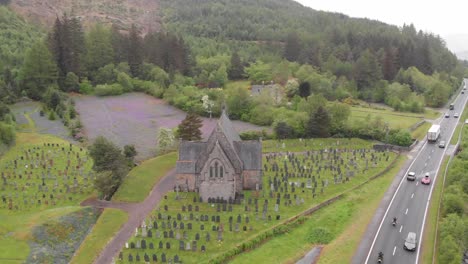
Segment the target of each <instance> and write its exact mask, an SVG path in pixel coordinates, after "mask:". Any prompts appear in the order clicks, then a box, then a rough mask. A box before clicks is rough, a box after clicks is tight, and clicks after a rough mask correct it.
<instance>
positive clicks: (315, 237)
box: [307, 227, 333, 244]
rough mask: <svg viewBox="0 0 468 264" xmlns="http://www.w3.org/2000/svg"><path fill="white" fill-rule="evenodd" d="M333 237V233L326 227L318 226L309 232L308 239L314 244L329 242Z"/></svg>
mask: <svg viewBox="0 0 468 264" xmlns="http://www.w3.org/2000/svg"><path fill="white" fill-rule="evenodd" d="M332 239H333V234H332V233H331V232H330V231H329V230H328V229H326V228H323V227H316V228H313V229H311V230H310V231H309V233H308V234H307V241H308V242H309V243H314V244H328V243H329V242H330V241H331V240H332Z"/></svg>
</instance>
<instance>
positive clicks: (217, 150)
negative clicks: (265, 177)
mask: <svg viewBox="0 0 468 264" xmlns="http://www.w3.org/2000/svg"><path fill="white" fill-rule="evenodd" d="M176 177H177V178H176V185H178V186H179V188H180V189H181V190H183V191H195V192H198V193H199V194H200V197H201V198H202V199H203V201H204V202H206V201H208V198H218V197H219V198H223V199H225V200H229V198H232V199H235V198H236V195H239V194H241V193H242V191H243V190H252V189H253V190H255V188H256V186H257V185H258V186H261V184H262V143H261V142H260V141H256V140H251V141H242V140H241V138H240V137H239V134H238V133H237V132H236V131H235V130H234V127H233V125H232V123H231V120H229V118H228V116H227V115H226V112H225V111H224V110H223V112H222V114H221V117H220V118H219V120H218V122H217V125H216V127H215V128H214V129H213V132H211V135H210V137H209V138H208V140H207V141H206V142H201V141H182V142H181V144H180V147H179V159H178V161H177V166H176Z"/></svg>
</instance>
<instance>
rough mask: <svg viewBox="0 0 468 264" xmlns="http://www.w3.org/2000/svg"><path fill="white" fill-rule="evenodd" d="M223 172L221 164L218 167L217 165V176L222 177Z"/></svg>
mask: <svg viewBox="0 0 468 264" xmlns="http://www.w3.org/2000/svg"><path fill="white" fill-rule="evenodd" d="M223 173H224V171H223V166H220V167H219V177H220V178H223Z"/></svg>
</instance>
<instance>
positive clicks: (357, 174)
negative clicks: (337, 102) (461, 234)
mask: <svg viewBox="0 0 468 264" xmlns="http://www.w3.org/2000/svg"><path fill="white" fill-rule="evenodd" d="M297 141H298V140H297ZM317 141H319V140H317ZM298 142H299V141H298ZM290 145H294V144H293V143H292V142H290ZM361 146H362V145H361ZM288 150H289V148H286V149H285V152H286V151H288ZM395 158H396V155H395V154H394V153H392V152H375V151H373V150H370V149H369V148H363V147H361V148H358V147H357V146H356V147H355V148H348V146H346V145H345V146H339V147H337V146H333V148H326V147H325V145H323V147H322V148H321V149H320V150H315V149H314V150H309V151H305V152H302V153H289V154H286V153H283V154H268V155H266V156H265V157H264V161H263V163H264V165H265V168H264V177H263V186H264V187H263V189H262V190H259V191H245V192H244V195H245V196H244V198H243V199H239V200H235V201H231V202H227V201H225V202H222V201H211V202H210V203H206V202H199V200H198V199H199V197H198V196H197V195H196V194H195V193H176V192H171V193H168V194H167V195H166V197H165V199H163V201H162V202H161V203H160V204H159V205H158V207H157V208H156V209H155V210H154V212H153V213H152V214H151V215H150V216H148V217H147V219H146V221H145V222H144V223H143V224H142V225H141V226H140V227H139V228H138V230H137V232H136V233H135V236H134V237H133V238H131V239H130V240H129V241H128V243H127V246H126V247H125V248H124V249H123V251H122V253H121V254H120V257H121V258H122V260H123V263H128V262H129V261H137V260H138V259H140V261H144V260H153V259H156V258H157V259H158V261H162V260H163V259H164V260H166V261H169V260H172V261H175V260H177V259H178V260H179V261H183V262H184V263H204V262H207V261H209V260H210V259H211V260H213V258H223V254H227V252H229V251H232V250H235V248H236V247H241V244H242V243H246V242H247V241H248V240H251V239H256V238H258V237H259V236H262V234H265V232H269V231H268V230H272V229H274V228H277V227H278V226H281V225H282V224H283V223H284V221H286V220H287V219H290V218H291V217H294V216H296V215H298V214H300V213H301V212H303V211H305V210H307V209H308V208H311V207H313V206H315V205H317V204H319V203H320V202H323V201H325V200H327V199H330V198H331V197H334V196H336V195H338V194H340V193H343V192H345V191H346V190H349V189H351V188H353V187H355V186H357V185H359V184H360V183H362V182H364V181H366V180H368V179H369V178H370V177H371V176H373V175H376V174H377V173H379V172H381V171H384V170H385V169H386V168H387V166H388V165H389V164H390V163H391V162H392V161H393V160H394V159H395ZM130 259H131V260H130Z"/></svg>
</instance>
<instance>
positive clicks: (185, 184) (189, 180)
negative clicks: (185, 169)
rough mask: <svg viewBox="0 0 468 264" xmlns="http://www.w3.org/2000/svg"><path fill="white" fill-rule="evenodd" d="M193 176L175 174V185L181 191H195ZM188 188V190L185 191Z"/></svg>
mask: <svg viewBox="0 0 468 264" xmlns="http://www.w3.org/2000/svg"><path fill="white" fill-rule="evenodd" d="M195 179H196V177H195V175H194V174H177V177H176V185H179V188H181V190H182V191H191V192H193V191H195ZM186 188H188V190H186Z"/></svg>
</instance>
